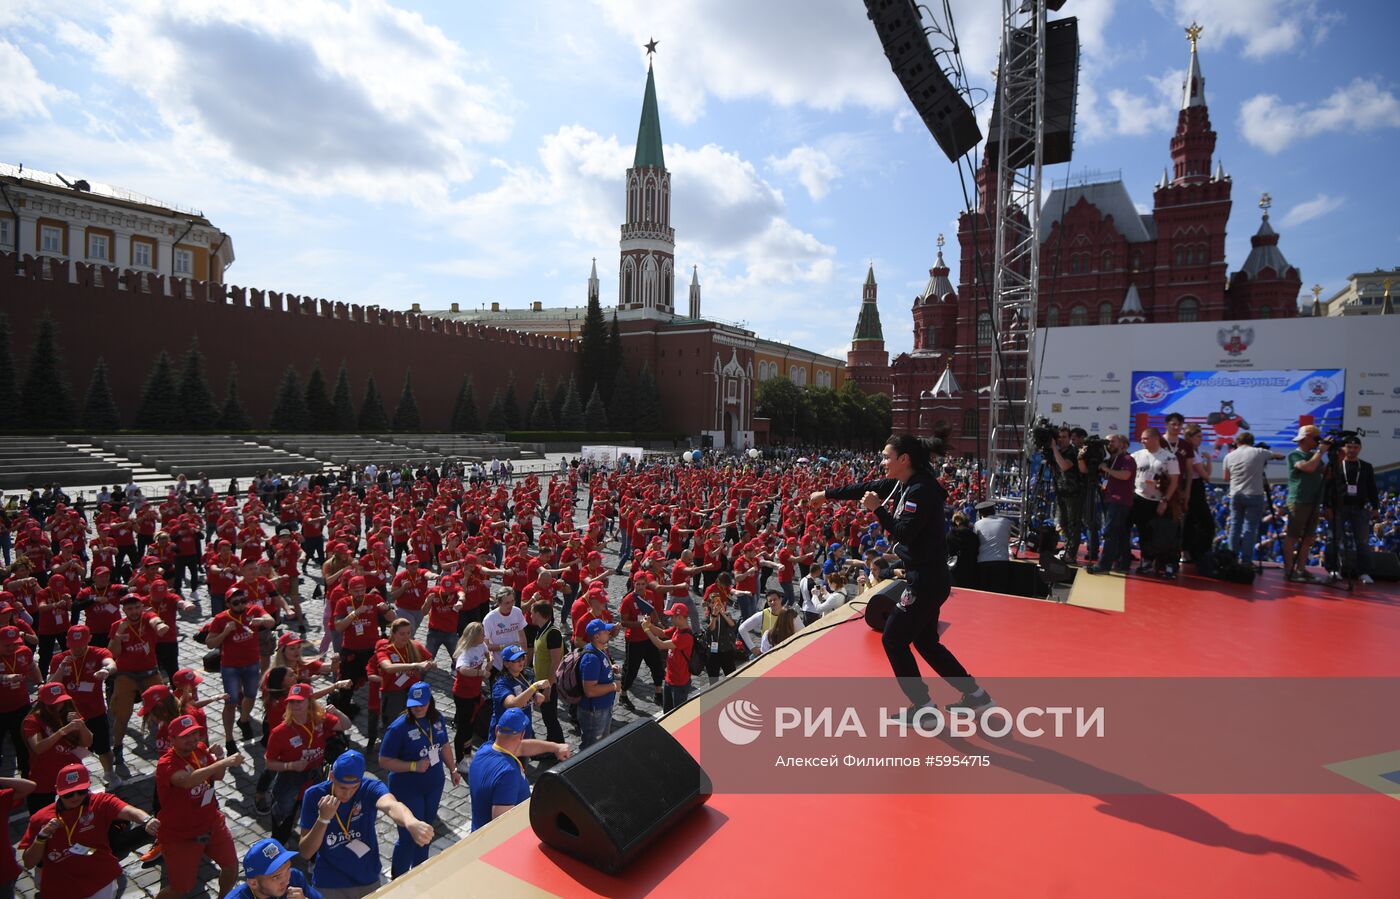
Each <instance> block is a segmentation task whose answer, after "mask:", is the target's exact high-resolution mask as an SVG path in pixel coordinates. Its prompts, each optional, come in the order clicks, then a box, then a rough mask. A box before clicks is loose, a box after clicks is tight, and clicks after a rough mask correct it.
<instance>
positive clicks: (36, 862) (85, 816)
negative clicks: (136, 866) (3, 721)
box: [0, 763, 160, 899]
mask: <svg viewBox="0 0 1400 899" xmlns="http://www.w3.org/2000/svg"><path fill="white" fill-rule="evenodd" d="M3 783H4V781H3V780H0V784H3ZM55 786H56V788H57V795H58V798H57V799H55V800H54V802H53V803H52V804H50V805H47V806H45V807H44V808H42V809H40V810H39V811H38V812H36V813H35V814H34V815H33V816H32V817H30V819H29V826H28V827H27V828H25V831H24V836H23V837H21V838H20V841H19V849H20V852H21V853H22V854H21V860H22V862H23V864H24V866H25V867H26V868H29V869H31V870H32V869H34V868H35V867H38V868H39V873H38V879H39V895H38V897H37V899H67V897H71V896H89V897H90V896H101V895H104V894H105V895H111V893H109V892H107V891H108V890H110V889H111V888H112V887H113V886H114V885H115V884H116V882H117V878H119V877H121V874H122V867H121V863H120V862H118V861H117V858H116V856H115V855H113V854H112V845H111V843H109V842H108V839H107V835H108V832H109V831H110V829H111V827H112V822H114V821H117V820H121V821H130V822H131V823H133V824H136V825H139V826H141V827H144V828H145V829H146V832H147V833H148V834H151V835H152V836H155V835H156V834H158V833H159V832H160V822H159V821H158V820H156V818H155V817H154V816H152V815H148V814H146V813H145V812H143V811H142V810H141V809H139V808H137V807H136V806H134V805H127V804H126V803H125V802H122V801H121V800H120V799H118V798H117V797H116V796H115V795H113V794H112V793H92V792H90V790H91V787H92V783H91V779H90V778H89V776H88V772H87V769H86V768H84V767H83V765H82V764H81V763H79V764H74V765H69V766H68V767H66V768H64V769H63V770H62V771H60V772H58V778H57V783H56V784H55ZM16 792H18V791H16ZM74 846H82V847H84V849H85V850H86V851H82V852H74V851H73V847H74ZM2 876H3V875H0V877H2Z"/></svg>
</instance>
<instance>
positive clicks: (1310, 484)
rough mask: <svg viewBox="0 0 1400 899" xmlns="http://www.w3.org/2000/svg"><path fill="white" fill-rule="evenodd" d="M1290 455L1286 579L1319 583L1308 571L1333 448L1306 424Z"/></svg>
mask: <svg viewBox="0 0 1400 899" xmlns="http://www.w3.org/2000/svg"><path fill="white" fill-rule="evenodd" d="M1293 442H1294V443H1296V444H1298V448H1297V449H1295V450H1294V451H1293V452H1291V453H1289V454H1288V530H1287V531H1285V532H1284V536H1283V571H1284V574H1283V577H1284V579H1285V580H1288V581H1302V582H1303V583H1308V584H1315V583H1317V578H1316V577H1314V576H1313V575H1312V573H1311V572H1309V571H1308V550H1310V549H1312V545H1313V541H1314V540H1315V539H1317V519H1318V503H1320V502H1321V501H1322V474H1323V467H1322V463H1323V460H1324V457H1325V456H1326V454H1327V451H1328V449H1330V448H1331V443H1326V442H1323V440H1322V432H1321V431H1319V430H1318V429H1317V426H1316V425H1303V426H1302V427H1301V428H1299V429H1298V436H1296V437H1294V438H1293Z"/></svg>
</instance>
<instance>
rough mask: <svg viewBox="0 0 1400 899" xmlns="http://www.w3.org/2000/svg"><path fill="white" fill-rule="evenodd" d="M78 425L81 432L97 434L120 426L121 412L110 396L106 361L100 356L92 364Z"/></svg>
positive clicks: (115, 401) (110, 388)
mask: <svg viewBox="0 0 1400 899" xmlns="http://www.w3.org/2000/svg"><path fill="white" fill-rule="evenodd" d="M78 424H79V426H80V427H81V428H82V429H83V430H85V431H92V432H94V433H98V434H100V433H102V432H104V431H115V430H118V429H120V428H121V426H122V416H121V412H120V411H118V410H117V400H116V397H114V396H112V385H111V384H110V383H109V382H108V380H107V360H106V359H103V358H102V357H101V356H98V357H97V361H96V362H95V363H93V366H92V379H91V380H90V381H88V389H87V397H85V398H84V400H83V415H82V418H80V419H79V420H78Z"/></svg>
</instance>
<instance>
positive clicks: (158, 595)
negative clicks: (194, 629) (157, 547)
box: [146, 579, 194, 677]
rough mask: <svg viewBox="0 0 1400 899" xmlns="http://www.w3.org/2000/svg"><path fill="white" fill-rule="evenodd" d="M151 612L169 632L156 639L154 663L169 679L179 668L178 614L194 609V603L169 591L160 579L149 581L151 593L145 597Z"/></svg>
mask: <svg viewBox="0 0 1400 899" xmlns="http://www.w3.org/2000/svg"><path fill="white" fill-rule="evenodd" d="M146 604H147V605H148V606H150V607H151V611H152V612H155V613H156V614H157V615H159V616H160V620H161V621H163V622H165V626H166V627H167V628H169V630H168V631H167V632H166V633H164V634H162V635H161V636H160V637H158V638H157V639H156V663H157V664H158V665H159V666H160V670H161V671H164V672H165V676H166V677H170V676H171V675H173V674H174V673H175V672H176V671H177V670H179V668H180V643H179V640H180V636H179V634H178V633H177V626H178V624H179V617H178V616H179V614H180V613H181V612H188V611H189V610H190V609H193V608H194V603H192V602H190V601H189V600H187V599H185V598H184V597H183V596H181V595H180V594H179V593H177V592H175V591H174V590H171V589H170V586H169V585H168V584H167V583H166V582H165V581H164V580H163V579H162V580H155V581H151V592H150V594H149V595H148V596H147V597H146Z"/></svg>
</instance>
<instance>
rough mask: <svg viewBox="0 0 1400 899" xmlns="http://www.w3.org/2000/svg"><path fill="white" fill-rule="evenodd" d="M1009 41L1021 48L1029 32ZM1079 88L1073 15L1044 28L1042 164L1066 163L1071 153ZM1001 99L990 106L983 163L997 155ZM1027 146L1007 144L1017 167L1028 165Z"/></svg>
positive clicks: (1076, 25)
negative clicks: (984, 160) (989, 124)
mask: <svg viewBox="0 0 1400 899" xmlns="http://www.w3.org/2000/svg"><path fill="white" fill-rule="evenodd" d="M1013 40H1016V41H1019V42H1020V43H1021V44H1022V45H1024V44H1025V43H1027V42H1029V41H1030V40H1031V33H1030V32H1025V31H1020V32H1017V33H1016V35H1015V36H1013ZM1078 86H1079V20H1078V19H1076V18H1074V17H1073V16H1067V17H1065V18H1063V19H1056V20H1055V21H1053V22H1050V23H1049V24H1048V25H1047V27H1046V29H1045V133H1044V140H1045V143H1044V146H1043V149H1042V151H1041V160H1040V161H1041V164H1042V165H1056V164H1058V163H1061V162H1069V160H1070V156H1072V155H1073V152H1074V112H1075V103H1076V94H1077V91H1078ZM1000 122H1001V97H1000V96H999V95H998V96H997V98H996V100H995V102H993V104H992V121H991V126H990V127H989V128H988V129H987V130H988V134H987V150H986V154H987V161H988V163H989V164H990V165H996V164H997V157H998V154H999V153H1000V152H1001V144H1000V140H1001V127H1000ZM1030 150H1031V148H1030V146H1029V145H1028V144H1027V143H1026V141H1025V140H1024V139H1023V138H1022V139H1013V140H1012V142H1011V147H1010V153H1011V159H1012V161H1013V162H1014V163H1016V164H1017V165H1018V166H1024V165H1029V164H1030Z"/></svg>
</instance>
